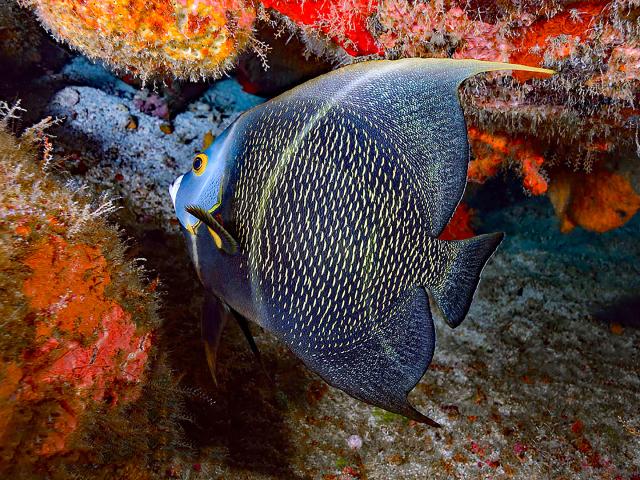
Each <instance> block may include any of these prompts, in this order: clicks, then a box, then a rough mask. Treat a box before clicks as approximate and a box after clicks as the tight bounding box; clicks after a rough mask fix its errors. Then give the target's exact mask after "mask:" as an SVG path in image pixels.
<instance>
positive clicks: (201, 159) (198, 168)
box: [191, 153, 209, 176]
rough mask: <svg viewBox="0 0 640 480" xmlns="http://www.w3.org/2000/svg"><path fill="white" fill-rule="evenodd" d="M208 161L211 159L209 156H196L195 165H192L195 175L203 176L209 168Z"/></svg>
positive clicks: (200, 154) (202, 154) (201, 154)
mask: <svg viewBox="0 0 640 480" xmlns="http://www.w3.org/2000/svg"><path fill="white" fill-rule="evenodd" d="M208 160H209V157H207V155H206V154H204V153H199V154H198V155H196V156H195V158H194V159H193V164H192V165H191V169H192V170H193V173H195V174H196V175H198V176H200V175H202V173H203V172H204V171H205V170H206V168H207V161H208Z"/></svg>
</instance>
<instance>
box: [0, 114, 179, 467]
mask: <svg viewBox="0 0 640 480" xmlns="http://www.w3.org/2000/svg"><path fill="white" fill-rule="evenodd" d="M0 109H1V110H2V111H0V115H1V116H2V117H3V118H4V119H3V120H2V122H1V125H0V159H1V163H0V178H1V179H2V184H3V185H4V186H5V187H4V188H3V189H2V192H1V193H0V232H1V238H2V241H1V243H0V249H1V250H2V254H1V255H0V263H1V264H0V292H2V302H1V305H2V306H1V307H0V318H2V325H1V333H0V378H1V379H2V381H1V383H2V387H1V388H0V473H1V474H2V475H3V476H4V475H7V476H10V477H11V478H21V477H24V478H33V476H32V475H34V474H35V473H34V472H36V471H48V472H49V473H51V472H52V471H53V472H58V473H60V472H62V471H67V472H70V471H71V470H65V469H67V467H69V465H67V463H68V462H67V461H68V460H70V461H71V462H72V464H80V463H83V462H84V463H86V464H91V463H92V462H99V459H100V458H107V457H109V458H115V457H117V456H118V455H115V454H114V452H113V448H112V447H111V446H110V445H109V440H108V437H109V435H112V436H113V440H115V438H117V437H118V436H123V437H125V436H126V437H129V438H128V440H127V441H126V444H127V445H131V442H132V441H133V439H134V438H135V441H137V442H141V440H142V439H141V438H140V435H135V434H132V432H131V428H128V430H127V431H126V432H122V431H119V427H118V425H119V424H120V423H121V422H122V421H123V419H124V418H129V419H134V418H135V419H137V420H140V421H141V422H144V423H143V424H144V425H145V426H146V427H147V428H149V427H151V425H153V424H154V423H157V424H158V426H164V427H165V428H166V427H168V426H170V425H171V424H172V422H173V420H171V419H170V418H168V417H167V415H170V414H171V413H175V412H174V411H173V407H172V406H171V403H172V402H178V403H179V400H172V399H169V398H168V397H167V396H171V395H174V396H175V395H176V394H175V388H174V389H172V388H171V386H170V383H171V380H170V375H169V374H168V372H167V371H164V370H166V369H165V367H163V366H162V365H160V364H158V363H155V366H154V367H153V368H152V365H154V362H153V361H152V357H155V354H154V353H153V349H152V344H153V338H154V333H153V332H154V330H155V329H156V328H157V327H158V326H159V319H158V316H157V313H156V311H157V301H156V296H155V293H154V290H155V284H153V283H152V284H150V285H146V284H145V283H143V282H142V280H141V272H140V269H139V267H137V266H136V265H135V264H134V263H133V262H131V261H128V260H126V259H125V253H124V247H123V244H122V242H121V241H120V239H119V234H118V231H117V230H116V229H115V228H113V227H112V226H109V225H108V224H107V223H106V221H105V220H104V216H105V214H107V213H108V212H109V211H110V210H112V209H113V205H112V204H111V203H110V202H108V201H103V202H101V203H99V204H92V203H91V202H89V201H88V199H87V198H85V197H83V196H82V195H81V194H79V193H74V192H72V191H69V190H67V189H66V188H65V187H63V186H61V185H59V184H58V182H57V181H56V180H54V179H53V178H52V177H51V174H50V173H48V170H47V169H48V168H50V167H51V164H52V157H51V151H52V146H51V143H50V140H49V137H48V136H47V135H46V134H45V133H44V128H45V127H46V126H47V124H48V122H47V121H44V122H42V123H40V124H39V125H36V126H35V127H32V128H30V129H28V130H26V132H25V133H23V134H22V136H21V137H20V138H16V137H14V136H12V135H11V134H10V133H8V132H7V131H6V128H7V123H8V121H10V120H11V118H14V115H13V114H14V113H15V112H16V111H17V107H15V108H8V107H7V106H6V105H4V104H2V105H0ZM161 383H164V384H165V385H163V387H169V388H165V391H164V392H162V394H161V395H158V392H157V391H154V392H153V395H154V399H153V400H152V401H151V400H149V395H150V393H149V390H154V388H155V387H154V386H153V385H157V384H161ZM154 402H155V405H156V410H157V406H159V405H163V406H164V408H166V413H165V414H164V415H159V416H158V417H157V418H149V417H147V415H148V412H149V410H147V409H148V408H150V407H151V408H153V407H154ZM140 409H144V410H142V411H141V410H140ZM143 412H144V413H143ZM97 424H100V425H102V426H104V427H106V428H107V431H108V432H109V434H108V435H107V437H103V438H102V439H101V441H99V442H94V441H89V438H88V437H89V436H91V433H90V432H91V431H92V429H93V428H95V425H97ZM175 431H176V427H175V426H174V427H172V428H170V429H168V433H167V434H164V435H159V436H158V438H156V439H153V440H151V443H155V442H156V441H157V440H158V439H162V441H166V442H167V443H170V442H171V441H172V440H171V439H170V437H171V436H172V435H173V434H174V433H175ZM101 434H103V435H104V432H101ZM136 437H137V438H136ZM142 445H144V448H143V447H141V446H140V445H139V446H138V448H130V449H129V450H128V451H127V452H125V453H123V454H122V455H121V456H120V458H118V461H119V462H121V463H113V464H110V465H109V467H108V468H110V469H117V468H118V467H119V466H121V465H123V464H126V463H127V460H126V458H127V457H128V458H129V460H131V459H132V458H133V459H135V463H136V464H137V465H140V464H141V461H140V459H139V458H136V455H140V456H141V457H142V459H146V458H147V457H148V456H149V455H150V446H149V442H148V441H147V440H142ZM56 468H59V469H58V470H56ZM78 468H80V467H78V465H73V467H72V470H73V469H78ZM88 468H89V467H88ZM93 468H94V469H95V464H94V465H93ZM32 469H34V470H32ZM60 474H61V473H60Z"/></svg>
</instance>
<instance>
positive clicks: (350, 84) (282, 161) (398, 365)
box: [171, 59, 540, 425]
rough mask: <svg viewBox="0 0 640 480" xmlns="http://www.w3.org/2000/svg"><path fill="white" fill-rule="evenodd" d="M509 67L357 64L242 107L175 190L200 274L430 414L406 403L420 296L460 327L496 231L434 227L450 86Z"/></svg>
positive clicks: (448, 184) (345, 375) (453, 97)
mask: <svg viewBox="0 0 640 480" xmlns="http://www.w3.org/2000/svg"><path fill="white" fill-rule="evenodd" d="M504 69H527V70H531V68H530V67H520V66H513V65H505V64H496V63H488V62H477V61H455V60H443V59H437V60H436V59H405V60H398V61H376V62H365V63H361V64H356V65H352V66H349V67H344V68H342V69H339V70H337V71H334V72H331V73H329V74H326V75H323V76H321V77H319V78H317V79H314V80H312V81H310V82H307V83H305V84H303V85H301V86H299V87H296V88H295V89H293V90H291V91H289V92H287V93H285V94H283V95H281V96H279V97H276V98H274V99H273V100H270V101H269V102H267V103H265V104H262V105H260V106H258V107H255V108H253V109H252V110H249V111H247V112H245V113H244V114H243V115H241V116H240V117H239V118H238V120H237V121H236V122H234V124H232V125H231V126H230V127H229V129H227V130H226V131H225V133H224V134H223V135H221V136H220V137H219V138H218V139H216V141H215V142H214V143H213V144H212V145H211V146H210V147H209V148H208V149H207V151H205V152H204V153H203V154H200V155H199V156H198V157H196V159H195V160H194V168H193V170H192V172H189V173H188V174H186V175H185V176H183V177H181V178H180V179H178V180H177V181H176V183H175V184H174V185H173V186H172V188H171V190H172V192H171V193H172V197H173V198H174V204H175V207H176V213H177V215H178V219H179V220H180V223H181V225H182V227H183V230H184V233H185V237H186V239H187V244H188V245H189V249H190V253H191V257H192V259H193V262H194V265H195V267H196V269H197V271H198V274H199V276H200V279H201V281H202V283H203V285H204V286H205V287H206V288H207V290H208V291H209V292H211V293H212V294H213V295H214V296H215V297H216V298H217V299H219V301H220V302H221V303H222V304H224V305H226V306H228V308H230V309H231V310H233V311H236V312H238V313H239V314H240V315H242V316H243V317H245V318H247V319H249V320H252V321H254V322H256V323H258V324H259V325H261V326H262V327H263V328H265V329H267V330H268V331H270V332H272V333H274V334H275V335H277V336H278V338H280V340H282V341H283V342H284V343H285V344H287V345H288V346H289V348H291V350H292V351H293V352H294V353H295V354H296V355H297V356H298V357H300V358H301V359H302V360H303V361H304V362H305V364H306V365H307V366H308V367H309V368H310V369H312V370H313V371H315V372H317V373H318V374H319V375H321V376H322V377H323V378H324V379H325V380H326V381H327V382H329V383H330V384H332V385H334V386H336V387H338V388H340V389H342V390H344V391H346V392H347V393H349V394H350V395H352V396H354V397H356V398H359V399H361V400H364V401H366V402H368V403H371V404H373V405H377V406H380V407H382V408H385V409H387V410H389V411H393V412H396V413H400V414H402V415H405V416H407V417H409V418H412V419H415V420H418V421H421V422H426V423H430V424H432V425H436V424H435V422H433V421H432V420H430V419H429V418H428V417H426V416H424V415H423V414H421V413H420V412H418V411H417V410H416V409H415V408H413V407H412V406H411V405H410V404H409V403H408V401H407V395H408V393H409V391H410V390H411V389H413V387H414V386H415V385H416V383H417V382H418V381H419V380H420V378H421V377H422V375H423V374H424V372H425V371H426V369H427V367H428V365H429V363H430V361H431V358H432V355H433V351H434V347H435V334H434V327H433V320H432V316H431V310H430V306H429V297H428V294H431V296H432V298H433V300H434V302H435V304H436V305H437V306H438V307H439V309H440V311H441V313H442V315H443V317H444V319H445V320H446V321H447V323H448V324H449V325H450V326H452V327H455V326H457V325H459V324H460V322H461V321H462V320H463V319H464V317H465V315H466V313H467V311H468V309H469V306H470V303H471V300H472V298H473V295H474V292H475V290H476V287H477V284H478V281H479V278H480V274H481V271H482V269H483V267H484V265H485V263H486V262H487V260H488V259H489V257H490V256H491V255H492V253H493V252H494V251H495V249H496V247H497V245H498V244H499V243H500V241H501V239H502V234H500V233H496V234H489V235H481V236H478V237H475V238H472V239H468V240H463V241H451V242H446V241H441V240H438V239H437V237H438V235H439V234H440V233H441V232H442V230H443V229H444V227H445V226H446V224H447V222H448V221H449V219H450V218H451V215H452V214H453V211H454V210H455V208H456V206H457V204H458V202H459V200H460V198H461V196H462V194H463V192H464V187H465V184H466V174H467V167H468V160H469V146H468V141H467V136H466V126H465V122H464V117H463V114H462V108H461V106H460V103H459V100H458V95H457V88H458V86H459V85H460V83H461V82H462V81H463V80H464V79H465V78H467V77H469V76H471V75H473V74H475V73H479V72H483V71H490V70H504ZM533 70H536V71H540V69H533ZM203 164H204V167H203ZM215 331H216V332H219V330H218V329H215ZM217 334H218V335H219V333H217Z"/></svg>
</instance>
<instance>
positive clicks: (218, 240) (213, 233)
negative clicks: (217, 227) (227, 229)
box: [207, 227, 222, 250]
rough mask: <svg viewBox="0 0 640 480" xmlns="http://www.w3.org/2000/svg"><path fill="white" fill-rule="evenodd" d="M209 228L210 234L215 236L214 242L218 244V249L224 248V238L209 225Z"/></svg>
mask: <svg viewBox="0 0 640 480" xmlns="http://www.w3.org/2000/svg"><path fill="white" fill-rule="evenodd" d="M207 230H209V234H210V235H211V237H212V238H213V242H214V243H215V244H216V247H218V250H222V239H221V238H220V236H219V235H218V234H217V233H216V232H215V231H213V230H212V229H211V228H209V227H207Z"/></svg>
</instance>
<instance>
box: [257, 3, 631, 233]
mask: <svg viewBox="0 0 640 480" xmlns="http://www.w3.org/2000/svg"><path fill="white" fill-rule="evenodd" d="M262 3H263V4H264V5H265V6H267V7H271V8H272V9H274V10H275V11H277V12H279V15H284V16H286V17H287V18H288V19H289V22H293V23H296V24H299V25H300V27H299V28H300V29H301V31H303V32H308V31H309V30H312V31H315V32H316V33H317V34H325V35H326V37H327V38H329V39H333V41H334V42H335V43H337V44H338V45H341V46H342V47H343V48H344V49H345V50H346V52H347V53H348V54H349V55H351V56H352V58H351V61H355V60H356V58H355V57H362V56H366V55H371V54H378V55H380V56H383V57H386V58H400V57H414V56H420V57H453V58H476V59H481V60H492V61H503V62H514V63H524V64H528V65H535V66H545V67H548V68H552V69H555V70H556V71H557V72H558V73H557V75H555V76H553V77H551V78H543V77H541V76H540V75H534V74H529V73H522V72H520V73H517V74H514V75H513V76H512V77H510V76H504V75H501V76H499V77H498V76H495V75H490V76H487V77H485V78H475V79H472V80H470V81H469V82H467V83H466V85H465V87H464V88H463V91H462V99H463V102H464V104H465V111H466V113H467V118H468V121H469V123H470V125H471V129H470V130H471V131H470V134H471V135H470V136H471V142H472V146H473V153H474V155H475V157H476V161H475V163H474V164H472V169H471V172H470V173H471V175H470V178H471V180H473V181H476V182H482V181H485V180H486V179H487V178H490V177H491V176H493V175H495V174H496V173H498V172H499V171H500V170H501V169H502V168H503V167H505V166H511V165H514V166H515V168H516V171H517V172H518V174H519V175H520V176H521V177H522V179H523V185H524V188H525V189H526V190H527V191H528V192H530V193H531V194H534V195H539V194H543V193H546V191H547V187H548V184H549V182H550V181H551V182H553V178H552V177H551V176H550V173H549V172H551V171H552V170H554V171H556V170H557V169H555V168H554V167H555V166H556V165H558V164H563V165H565V166H567V167H569V168H568V169H566V170H567V171H573V170H576V171H578V172H583V173H584V172H589V171H591V170H592V169H594V168H595V166H597V165H598V164H603V163H605V162H607V160H608V159H610V158H612V157H614V158H634V157H637V153H636V149H637V148H636V143H637V141H636V140H635V138H636V136H637V129H638V127H639V124H638V118H639V115H640V111H639V110H638V107H637V98H638V94H639V92H640V77H639V75H638V73H639V72H640V5H639V4H638V2H636V1H632V0H610V1H605V0H586V1H556V0H545V1H541V2H521V1H518V0H506V1H503V2H486V1H482V0H472V1H455V0H454V1H451V2H444V1H441V0H430V1H424V0H423V1H416V2H414V1H408V0H370V1H344V0H326V1H317V2H302V3H300V2H286V1H269V2H262ZM345 10H347V11H349V12H350V13H349V15H347V16H345V15H343V13H344V11H345ZM341 61H343V62H344V61H349V60H345V59H344V58H343V59H341ZM500 145H503V146H500ZM507 145H508V148H507V147H506V146H507ZM636 163H637V162H636ZM596 170H597V168H596ZM576 175H578V173H576ZM602 182H603V183H606V182H607V179H606V178H605V177H603V178H602ZM596 183H597V181H596ZM605 188H606V187H605ZM575 195H579V193H578V192H577V191H576V192H574V196H575ZM624 218H628V217H627V216H624ZM614 224H617V223H616V222H613V223H611V225H614Z"/></svg>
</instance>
